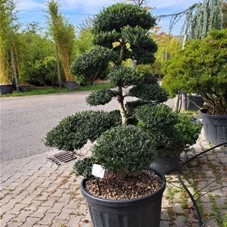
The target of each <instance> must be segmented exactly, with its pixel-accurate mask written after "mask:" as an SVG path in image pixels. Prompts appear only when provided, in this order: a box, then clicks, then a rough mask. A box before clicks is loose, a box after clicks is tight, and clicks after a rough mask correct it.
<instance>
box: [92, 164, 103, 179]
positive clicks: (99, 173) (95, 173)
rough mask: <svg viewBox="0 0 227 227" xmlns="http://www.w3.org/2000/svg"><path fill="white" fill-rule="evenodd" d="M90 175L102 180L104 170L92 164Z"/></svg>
mask: <svg viewBox="0 0 227 227" xmlns="http://www.w3.org/2000/svg"><path fill="white" fill-rule="evenodd" d="M91 173H92V175H93V176H95V177H99V178H103V177H104V174H105V169H103V168H102V166H100V165H98V164H93V166H92V172H91Z"/></svg>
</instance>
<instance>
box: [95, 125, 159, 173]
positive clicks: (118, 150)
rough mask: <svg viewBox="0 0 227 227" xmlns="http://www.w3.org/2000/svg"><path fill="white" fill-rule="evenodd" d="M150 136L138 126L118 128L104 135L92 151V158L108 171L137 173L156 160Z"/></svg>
mask: <svg viewBox="0 0 227 227" xmlns="http://www.w3.org/2000/svg"><path fill="white" fill-rule="evenodd" d="M154 153H155V152H154V149H153V146H152V143H151V141H150V137H149V135H147V134H146V133H144V132H143V131H142V130H141V129H139V128H138V127H136V126H132V125H128V126H124V125H122V126H118V127H115V128H112V129H110V130H108V131H106V132H105V133H103V134H102V135H101V136H100V137H99V138H98V139H97V143H96V144H95V145H94V147H93V149H92V157H94V159H95V161H96V162H97V163H99V164H100V165H102V166H103V167H104V168H105V169H106V170H108V171H113V172H115V173H118V172H126V173H127V172H136V171H139V170H143V169H146V168H147V167H148V166H149V164H150V163H151V162H152V161H153V160H154V158H155V157H154Z"/></svg>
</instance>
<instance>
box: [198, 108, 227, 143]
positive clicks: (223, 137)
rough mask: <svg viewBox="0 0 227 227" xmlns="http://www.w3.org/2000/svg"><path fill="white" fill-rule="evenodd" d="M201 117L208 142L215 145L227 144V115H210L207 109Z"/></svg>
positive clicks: (202, 111) (202, 112)
mask: <svg viewBox="0 0 227 227" xmlns="http://www.w3.org/2000/svg"><path fill="white" fill-rule="evenodd" d="M200 116H201V118H202V122H203V128H204V133H205V136H206V139H207V141H208V142H210V143H211V144H213V145H219V144H221V143H225V142H227V115H210V114H207V110H206V109H202V110H201V111H200Z"/></svg>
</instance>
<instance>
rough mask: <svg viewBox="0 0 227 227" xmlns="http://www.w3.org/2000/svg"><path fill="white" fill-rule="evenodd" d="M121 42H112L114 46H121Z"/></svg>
mask: <svg viewBox="0 0 227 227" xmlns="http://www.w3.org/2000/svg"><path fill="white" fill-rule="evenodd" d="M120 44H121V43H120V42H113V43H112V45H113V48H115V47H118V46H120Z"/></svg>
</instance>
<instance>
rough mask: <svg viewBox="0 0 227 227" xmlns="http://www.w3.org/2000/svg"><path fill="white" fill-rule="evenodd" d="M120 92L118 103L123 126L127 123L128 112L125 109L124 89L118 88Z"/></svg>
mask: <svg viewBox="0 0 227 227" xmlns="http://www.w3.org/2000/svg"><path fill="white" fill-rule="evenodd" d="M118 92H119V95H118V96H117V101H118V103H119V109H120V113H121V120H122V125H125V124H126V123H127V117H126V111H125V107H124V97H123V92H122V87H118Z"/></svg>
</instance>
